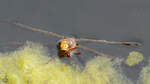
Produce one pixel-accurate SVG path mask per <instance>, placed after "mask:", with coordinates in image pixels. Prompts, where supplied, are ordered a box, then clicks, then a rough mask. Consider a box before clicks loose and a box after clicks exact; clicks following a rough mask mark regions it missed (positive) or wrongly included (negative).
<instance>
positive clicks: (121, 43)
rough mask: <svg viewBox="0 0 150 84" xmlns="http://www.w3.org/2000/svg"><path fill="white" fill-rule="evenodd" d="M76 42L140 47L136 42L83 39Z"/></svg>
mask: <svg viewBox="0 0 150 84" xmlns="http://www.w3.org/2000/svg"><path fill="white" fill-rule="evenodd" d="M76 41H78V42H82V41H83V42H98V43H105V44H119V45H126V46H140V45H141V44H140V43H138V42H119V41H118V42H117V41H106V40H96V39H85V38H79V39H76Z"/></svg>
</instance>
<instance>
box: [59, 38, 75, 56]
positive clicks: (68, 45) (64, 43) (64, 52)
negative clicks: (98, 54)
mask: <svg viewBox="0 0 150 84" xmlns="http://www.w3.org/2000/svg"><path fill="white" fill-rule="evenodd" d="M77 48H78V44H77V43H76V41H75V39H74V38H64V39H61V40H60V41H59V42H58V44H57V49H58V56H59V57H61V58H62V57H71V52H72V51H73V50H75V49H77Z"/></svg>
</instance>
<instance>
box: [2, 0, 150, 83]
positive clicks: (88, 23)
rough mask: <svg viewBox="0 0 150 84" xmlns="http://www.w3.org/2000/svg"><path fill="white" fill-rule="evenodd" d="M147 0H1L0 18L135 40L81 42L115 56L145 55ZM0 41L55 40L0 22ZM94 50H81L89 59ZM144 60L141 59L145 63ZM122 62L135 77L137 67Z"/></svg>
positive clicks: (55, 29)
mask: <svg viewBox="0 0 150 84" xmlns="http://www.w3.org/2000/svg"><path fill="white" fill-rule="evenodd" d="M149 4H150V1H147V0H115V1H114V0H13V1H12V0H1V1H0V12H1V13H0V19H1V20H4V19H6V20H17V21H18V22H21V23H23V24H27V25H32V26H34V27H37V28H41V29H44V30H47V31H51V32H56V33H59V34H62V35H72V36H74V37H86V38H96V39H105V40H114V41H138V42H142V44H143V45H142V46H141V47H123V46H116V45H103V44H98V43H81V44H83V45H87V46H89V47H91V48H95V49H97V50H99V51H102V52H105V53H108V54H111V55H113V56H118V57H123V58H124V57H126V56H127V55H128V53H129V52H130V51H133V50H134V51H139V52H142V53H143V54H144V57H145V58H148V57H149V49H150V46H149V43H150V39H149V35H150V34H149V31H150V28H149V27H150V24H149V22H150V5H149ZM0 39H1V40H0V43H1V45H2V44H5V43H7V42H12V41H20V42H24V41H26V40H31V41H35V42H50V41H52V42H56V40H58V39H55V38H53V37H51V36H46V35H43V34H40V33H33V32H30V31H28V30H21V29H17V28H16V26H13V25H8V24H0ZM94 55H95V54H92V53H88V52H84V51H83V58H86V59H87V60H89V59H90V58H92V56H94ZM146 61H147V60H145V62H144V63H146ZM143 65H145V64H140V65H137V66H135V67H132V68H131V67H128V66H126V65H123V69H124V73H125V74H127V76H128V77H129V78H131V79H132V80H133V81H136V80H137V77H138V74H137V73H139V72H140V70H141V67H142V66H143Z"/></svg>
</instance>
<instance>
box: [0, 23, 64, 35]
mask: <svg viewBox="0 0 150 84" xmlns="http://www.w3.org/2000/svg"><path fill="white" fill-rule="evenodd" d="M0 22H2V23H8V24H13V25H16V26H18V28H23V29H27V30H31V31H33V32H40V33H43V34H46V35H51V36H54V37H57V38H64V36H63V35H60V34H57V33H53V32H49V31H46V30H42V29H38V28H35V27H31V26H28V25H24V24H21V23H17V22H15V21H0Z"/></svg>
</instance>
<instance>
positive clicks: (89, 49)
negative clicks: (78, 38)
mask: <svg viewBox="0 0 150 84" xmlns="http://www.w3.org/2000/svg"><path fill="white" fill-rule="evenodd" d="M79 48H81V49H84V50H87V51H91V52H93V53H95V54H97V55H99V56H105V57H111V58H112V59H113V58H115V56H111V55H108V54H105V53H102V52H99V51H97V50H95V49H92V48H89V47H86V46H83V45H79Z"/></svg>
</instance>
